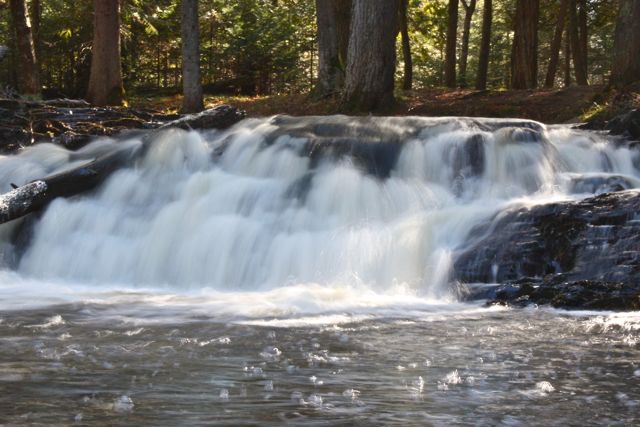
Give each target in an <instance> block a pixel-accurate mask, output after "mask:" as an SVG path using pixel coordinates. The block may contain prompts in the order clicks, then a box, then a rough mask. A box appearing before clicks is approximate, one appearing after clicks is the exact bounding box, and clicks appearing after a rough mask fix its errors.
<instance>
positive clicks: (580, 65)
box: [569, 0, 589, 86]
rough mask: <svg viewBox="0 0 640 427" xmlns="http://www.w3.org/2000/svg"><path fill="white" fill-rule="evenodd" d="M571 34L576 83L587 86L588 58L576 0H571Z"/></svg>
mask: <svg viewBox="0 0 640 427" xmlns="http://www.w3.org/2000/svg"><path fill="white" fill-rule="evenodd" d="M569 34H570V37H571V54H572V55H573V71H574V73H575V75H576V83H578V85H580V86H586V85H588V84H589V83H588V81H587V59H586V57H585V54H586V52H585V48H584V44H583V43H582V42H581V40H580V33H579V30H578V5H577V1H576V0H569Z"/></svg>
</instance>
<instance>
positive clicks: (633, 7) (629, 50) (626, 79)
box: [611, 0, 640, 87]
mask: <svg viewBox="0 0 640 427" xmlns="http://www.w3.org/2000/svg"><path fill="white" fill-rule="evenodd" d="M639 22H640V1H638V0H621V2H620V9H619V11H618V19H617V21H616V31H615V41H614V44H613V68H612V70H611V84H612V85H613V86H616V87H621V86H624V85H627V84H629V83H633V82H636V81H638V80H640V25H638V23H639Z"/></svg>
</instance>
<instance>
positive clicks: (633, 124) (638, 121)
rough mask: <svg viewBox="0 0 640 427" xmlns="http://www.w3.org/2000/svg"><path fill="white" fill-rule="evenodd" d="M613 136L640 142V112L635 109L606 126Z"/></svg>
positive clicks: (615, 118)
mask: <svg viewBox="0 0 640 427" xmlns="http://www.w3.org/2000/svg"><path fill="white" fill-rule="evenodd" d="M605 129H606V130H608V131H609V133H610V134H611V135H622V136H624V137H626V138H630V139H634V140H640V110H638V109H634V110H631V111H629V112H627V113H624V114H621V115H619V116H616V117H614V118H613V119H611V120H610V121H609V122H608V123H607V124H606V126H605Z"/></svg>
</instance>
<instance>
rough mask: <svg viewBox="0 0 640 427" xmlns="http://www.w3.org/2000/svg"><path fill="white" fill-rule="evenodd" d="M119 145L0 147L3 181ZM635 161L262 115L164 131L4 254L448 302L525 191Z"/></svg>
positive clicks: (125, 279) (72, 276)
mask: <svg viewBox="0 0 640 427" xmlns="http://www.w3.org/2000/svg"><path fill="white" fill-rule="evenodd" d="M115 144H134V145H135V144H141V142H140V138H139V137H131V138H129V139H128V140H126V141H124V142H123V141H119V142H114V141H112V140H108V139H102V140H99V141H96V142H94V143H93V144H91V145H90V146H88V147H85V148H84V149H83V150H81V151H80V152H75V153H72V152H68V151H66V150H64V149H62V148H60V147H56V146H53V145H49V144H41V145H37V146H34V147H32V148H28V149H26V150H24V151H23V152H22V153H21V154H20V155H18V156H7V157H2V158H0V182H1V183H2V185H3V186H4V187H5V188H3V190H5V191H6V190H8V189H10V188H9V183H16V184H23V183H25V182H28V181H29V180H31V179H35V178H39V177H42V176H44V175H47V174H50V173H53V172H56V171H60V170H63V169H65V168H69V167H71V166H73V165H77V164H79V163H81V162H83V161H87V160H88V159H92V158H94V157H95V156H96V155H98V154H99V153H102V152H105V151H108V150H110V149H112V148H113V147H114V146H115ZM639 164H640V154H639V152H638V151H635V150H632V149H631V148H629V147H628V146H626V145H624V144H616V143H615V142H612V141H607V140H606V139H605V138H604V137H600V136H598V135H595V134H589V133H585V132H581V131H576V130H571V129H569V128H568V127H552V128H546V127H544V126H543V125H540V124H538V123H535V122H528V121H505V120H489V119H478V120H472V119H453V118H445V119H428V118H357V119H354V118H347V117H343V116H334V117H328V118H313V117H310V118H288V117H276V118H268V119H250V120H245V121H243V122H241V123H240V124H238V125H236V126H235V127H234V128H232V129H230V130H228V131H225V132H202V133H201V132H195V131H192V132H185V131H179V130H170V131H167V132H164V133H162V134H160V135H158V136H157V137H155V139H154V140H153V141H152V143H151V144H150V146H149V147H148V149H147V151H146V152H145V154H144V156H143V157H142V158H141V160H139V161H138V162H137V163H136V164H135V165H134V166H132V167H130V168H127V169H122V170H120V171H118V172H116V173H114V174H113V175H112V176H111V177H110V178H109V179H108V181H107V182H106V183H105V184H103V185H102V187H101V188H100V189H99V190H98V191H96V192H94V193H92V194H89V195H84V196H81V197H76V198H73V199H58V200H56V201H55V202H54V203H52V204H51V205H50V206H49V207H48V208H47V210H46V212H45V213H44V214H43V215H42V217H41V218H40V219H38V220H36V221H35V223H34V224H33V227H34V228H33V232H32V235H31V239H30V241H29V242H28V243H22V246H24V247H21V244H19V243H16V242H15V241H12V240H11V238H10V236H11V235H12V233H13V231H14V230H15V228H16V227H19V226H20V224H8V225H5V226H2V227H0V239H1V240H2V242H3V243H2V246H1V247H0V251H1V252H2V254H3V258H4V262H5V264H6V267H5V268H6V269H9V268H10V269H13V270H15V271H16V273H17V275H18V276H20V277H23V278H30V279H34V280H62V281H69V282H72V283H84V284H92V285H101V286H105V285H110V284H124V285H127V286H132V287H138V286H149V287H166V288H167V289H173V290H191V289H200V288H210V289H214V290H216V291H225V292H226V291H248V290H251V291H254V290H260V291H271V290H277V289H280V288H283V287H285V286H296V285H301V284H305V285H308V286H313V287H315V288H316V289H325V288H331V289H334V291H335V290H336V289H338V292H339V290H341V289H365V290H369V291H372V292H381V293H394V292H400V293H410V294H415V295H419V296H420V297H422V298H426V299H429V300H437V301H450V300H455V298H456V288H455V286H454V285H452V284H450V283H449V274H450V271H451V267H452V263H453V260H454V257H455V253H456V251H457V250H459V249H460V248H461V247H464V244H465V239H466V237H467V236H468V234H469V232H470V231H471V230H472V228H473V227H474V226H475V225H477V224H479V223H481V222H482V221H486V220H487V219H489V218H490V217H491V216H492V215H494V214H495V213H496V212H498V211H500V210H502V209H505V208H507V207H509V206H512V205H514V204H515V205H522V204H535V203H542V202H545V201H549V200H554V199H566V198H580V197H586V196H587V195H589V194H593V193H597V192H602V191H608V190H610V189H612V188H611V187H613V189H621V188H634V187H639V186H640V171H639V167H638V166H639ZM332 295H333V296H331V297H330V298H334V297H335V293H334V294H332ZM356 295H357V293H356Z"/></svg>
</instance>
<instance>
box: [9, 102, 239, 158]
mask: <svg viewBox="0 0 640 427" xmlns="http://www.w3.org/2000/svg"><path fill="white" fill-rule="evenodd" d="M244 116H245V113H244V111H241V110H238V109H237V108H234V107H231V106H228V105H223V106H220V107H216V108H212V109H209V110H206V111H203V112H202V113H199V114H195V115H188V116H182V117H181V116H177V115H167V114H163V113H161V112H159V111H154V110H150V109H144V108H143V109H134V108H118V107H105V108H92V107H91V106H90V105H89V104H88V103H87V102H86V101H83V100H75V99H54V100H48V101H26V100H20V99H0V118H1V119H2V126H0V152H5V153H7V152H12V151H15V150H17V149H19V148H21V147H24V146H27V145H30V144H32V143H36V142H53V143H58V144H61V145H64V146H65V147H67V148H70V149H77V148H80V147H82V146H84V145H86V144H87V143H88V142H89V141H90V140H91V138H92V137H94V136H111V135H115V134H119V133H121V132H123V131H126V130H130V129H156V128H164V127H172V126H175V127H180V128H183V129H212V128H227V127H229V126H232V125H233V124H235V123H237V122H238V121H240V120H242V119H243V118H244Z"/></svg>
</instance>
